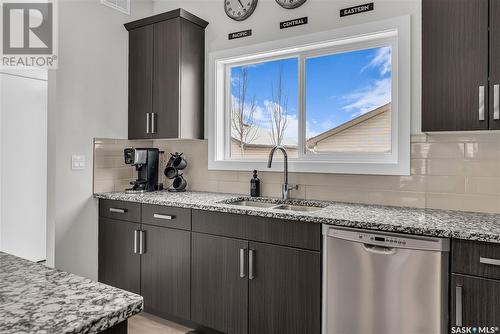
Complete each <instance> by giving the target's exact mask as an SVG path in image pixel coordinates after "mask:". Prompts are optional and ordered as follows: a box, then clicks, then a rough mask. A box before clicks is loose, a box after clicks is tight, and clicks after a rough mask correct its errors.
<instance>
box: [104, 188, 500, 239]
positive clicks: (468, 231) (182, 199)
mask: <svg viewBox="0 0 500 334" xmlns="http://www.w3.org/2000/svg"><path fill="white" fill-rule="evenodd" d="M95 197H97V198H102V199H112V200H121V201H129V202H139V203H147V204H159V205H166V206H173V207H183V208H192V209H201V210H207V211H219V212H229V213H239V214H247V215H253V216H260V217H271V218H279V219H286V220H291V221H300V222H310V223H318V224H331V225H337V226H346V227H356V228H363V229H372V230H380V231H390V232H399V233H408V234H416V235H427V236H436V237H444V238H456V239H465V240H479V241H488V242H497V243H500V214H487V213H474V212H461V211H447V210H431V209H415V208H403V207H392V206H381V205H364V204H353V203H340V202H325V201H305V202H306V203H310V204H312V205H317V206H324V208H322V209H321V210H318V211H314V212H291V211H283V210H277V209H269V208H255V207H244V206H237V205H231V204H228V202H231V201H234V200H236V199H246V198H247V196H244V195H242V196H238V195H234V194H221V193H209V192H189V191H188V192H184V193H170V192H167V191H156V192H150V193H144V194H137V193H127V192H110V193H98V194H95ZM259 200H260V201H267V200H268V199H259ZM291 202H292V203H293V202H294V200H292V201H291ZM300 202H302V203H303V202H304V201H300Z"/></svg>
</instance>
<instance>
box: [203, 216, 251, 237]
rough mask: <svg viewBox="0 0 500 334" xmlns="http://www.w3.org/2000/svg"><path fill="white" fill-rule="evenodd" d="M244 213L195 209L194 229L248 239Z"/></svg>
mask: <svg viewBox="0 0 500 334" xmlns="http://www.w3.org/2000/svg"><path fill="white" fill-rule="evenodd" d="M243 217H244V216H243V215H238V214H234V213H222V212H213V211H202V210H193V231H195V232H201V233H208V234H215V235H220V236H224V237H233V238H239V239H246V236H247V235H246V229H245V224H244V220H243Z"/></svg>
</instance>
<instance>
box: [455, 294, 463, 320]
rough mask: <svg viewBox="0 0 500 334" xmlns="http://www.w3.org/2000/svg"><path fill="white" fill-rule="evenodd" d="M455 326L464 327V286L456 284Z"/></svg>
mask: <svg viewBox="0 0 500 334" xmlns="http://www.w3.org/2000/svg"><path fill="white" fill-rule="evenodd" d="M455 326H457V327H462V286H460V285H457V286H455Z"/></svg>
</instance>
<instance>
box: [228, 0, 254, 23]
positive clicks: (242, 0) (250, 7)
mask: <svg viewBox="0 0 500 334" xmlns="http://www.w3.org/2000/svg"><path fill="white" fill-rule="evenodd" d="M257 1H258V0H224V10H225V11H226V14H227V16H229V17H230V18H232V19H233V20H235V21H243V20H246V19H247V18H249V17H250V15H252V13H253V11H254V10H255V8H256V7H257Z"/></svg>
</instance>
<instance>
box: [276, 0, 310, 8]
mask: <svg viewBox="0 0 500 334" xmlns="http://www.w3.org/2000/svg"><path fill="white" fill-rule="evenodd" d="M306 1H307V0H276V2H277V3H278V4H279V5H280V6H281V7H283V8H286V9H294V8H298V7H300V6H302V5H303V4H304V3H305V2H306Z"/></svg>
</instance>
